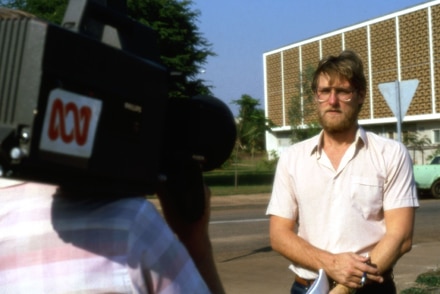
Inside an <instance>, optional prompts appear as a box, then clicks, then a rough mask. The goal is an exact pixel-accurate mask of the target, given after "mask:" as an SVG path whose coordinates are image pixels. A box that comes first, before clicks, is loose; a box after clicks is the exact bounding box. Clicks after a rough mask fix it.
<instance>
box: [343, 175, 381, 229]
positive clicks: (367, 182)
mask: <svg viewBox="0 0 440 294" xmlns="http://www.w3.org/2000/svg"><path fill="white" fill-rule="evenodd" d="M350 182H351V183H350V197H351V201H352V205H353V207H354V208H355V209H356V210H358V211H359V212H361V213H362V215H363V217H364V218H365V219H369V220H380V219H382V218H383V209H382V208H383V190H384V181H383V180H381V179H380V178H372V177H360V176H351V179H350Z"/></svg>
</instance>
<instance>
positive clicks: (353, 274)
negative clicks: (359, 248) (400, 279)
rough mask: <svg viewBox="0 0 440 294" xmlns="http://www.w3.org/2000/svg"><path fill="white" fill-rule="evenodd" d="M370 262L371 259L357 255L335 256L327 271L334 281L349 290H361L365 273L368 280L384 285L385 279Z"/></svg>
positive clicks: (342, 254)
mask: <svg viewBox="0 0 440 294" xmlns="http://www.w3.org/2000/svg"><path fill="white" fill-rule="evenodd" d="M369 261H370V259H369V257H366V256H361V255H358V254H355V253H341V254H335V255H334V256H333V258H332V263H331V264H330V265H328V267H327V268H326V269H325V271H326V273H328V275H330V277H331V278H332V279H333V280H335V281H336V282H338V283H339V284H342V285H344V286H346V287H348V288H354V289H356V288H360V287H361V280H362V276H363V275H364V273H366V274H367V278H368V279H370V280H372V281H375V282H378V283H382V282H383V278H382V277H381V276H380V275H379V271H378V269H377V267H376V266H374V265H373V264H370V263H369Z"/></svg>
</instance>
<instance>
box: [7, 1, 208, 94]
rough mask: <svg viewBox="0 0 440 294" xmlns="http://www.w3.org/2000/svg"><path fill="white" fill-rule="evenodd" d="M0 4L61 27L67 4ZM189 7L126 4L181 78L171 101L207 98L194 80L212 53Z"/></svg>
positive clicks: (188, 3) (182, 4)
mask: <svg viewBox="0 0 440 294" xmlns="http://www.w3.org/2000/svg"><path fill="white" fill-rule="evenodd" d="M0 3H1V5H3V6H8V7H12V8H16V9H20V10H24V11H27V12H29V13H32V14H34V15H36V16H38V17H40V18H42V19H45V20H48V21H50V22H53V23H56V24H61V22H62V19H63V16H64V12H65V10H66V8H67V4H68V0H0ZM191 5H192V1H191V0H181V1H178V0H127V8H128V9H127V10H128V11H127V13H128V15H129V16H131V17H132V18H133V19H135V20H136V21H139V22H140V23H142V24H145V25H147V26H149V27H151V28H153V29H154V30H155V31H156V32H157V34H158V39H159V40H158V46H159V50H160V54H161V60H162V62H163V64H164V65H165V66H167V67H168V68H170V69H172V70H173V71H176V72H179V73H180V74H181V77H180V78H179V79H177V80H176V81H175V82H173V84H172V87H171V89H170V96H171V97H192V96H194V95H196V94H211V91H210V86H207V85H205V81H204V80H202V79H199V78H197V76H198V74H199V72H200V71H201V69H202V67H203V65H204V64H205V63H206V60H207V58H208V56H215V53H214V52H213V51H212V49H211V44H210V43H209V42H208V41H207V40H206V39H205V38H204V37H203V36H202V34H201V33H200V32H199V31H198V28H197V25H196V22H197V18H198V17H199V15H200V11H197V10H192V9H191Z"/></svg>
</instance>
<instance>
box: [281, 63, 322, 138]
mask: <svg viewBox="0 0 440 294" xmlns="http://www.w3.org/2000/svg"><path fill="white" fill-rule="evenodd" d="M314 71H315V68H314V67H313V66H311V65H309V66H306V68H305V70H304V71H303V72H301V74H300V77H299V83H297V85H296V88H297V93H298V94H297V95H294V96H293V97H292V98H291V104H290V108H289V110H288V113H289V121H290V126H291V128H292V142H299V141H302V140H304V139H307V138H310V137H312V136H313V135H315V134H317V133H318V132H319V130H320V127H319V124H318V123H317V122H315V121H309V122H307V119H309V118H310V116H311V114H313V112H314V111H315V101H314V93H313V91H312V89H311V87H310V85H311V82H312V78H313V73H314Z"/></svg>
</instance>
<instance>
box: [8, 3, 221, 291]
mask: <svg viewBox="0 0 440 294" xmlns="http://www.w3.org/2000/svg"><path fill="white" fill-rule="evenodd" d="M23 17H32V16H30V15H28V14H27V13H25V12H21V11H17V10H10V9H6V8H0V18H9V19H10V18H16V19H20V18H23ZM77 185H78V187H80V186H81V183H77ZM79 191H81V190H76V189H73V190H72V189H71V188H65V187H59V186H56V185H51V184H46V183H37V182H27V181H20V180H16V179H8V178H1V177H0V232H1V233H0V289H2V292H4V293H45V294H46V293H224V290H223V286H222V284H221V281H220V278H219V275H218V273H217V270H216V267H215V263H214V258H213V252H212V245H211V241H210V238H209V233H208V223H209V215H210V201H209V197H210V192H209V189H208V188H207V187H205V197H206V201H205V210H204V213H203V216H202V217H201V218H200V219H199V220H197V221H195V222H188V221H185V220H184V219H182V218H181V217H180V216H179V214H177V213H175V209H176V207H175V205H174V203H172V201H170V200H169V197H167V191H166V187H162V188H161V189H160V191H158V192H157V196H158V198H159V200H160V202H161V206H162V210H163V214H164V216H165V219H166V221H165V220H164V219H163V218H162V216H161V215H160V214H159V212H158V211H157V210H156V208H155V207H154V205H153V204H152V203H151V202H149V201H147V200H146V199H145V197H144V196H143V195H140V196H139V197H125V198H124V197H105V195H98V194H96V195H92V194H93V193H94V192H93V193H92V192H84V193H82V192H79ZM121 196H124V195H121ZM167 222H168V223H167ZM176 236H177V237H176Z"/></svg>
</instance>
